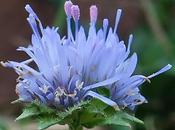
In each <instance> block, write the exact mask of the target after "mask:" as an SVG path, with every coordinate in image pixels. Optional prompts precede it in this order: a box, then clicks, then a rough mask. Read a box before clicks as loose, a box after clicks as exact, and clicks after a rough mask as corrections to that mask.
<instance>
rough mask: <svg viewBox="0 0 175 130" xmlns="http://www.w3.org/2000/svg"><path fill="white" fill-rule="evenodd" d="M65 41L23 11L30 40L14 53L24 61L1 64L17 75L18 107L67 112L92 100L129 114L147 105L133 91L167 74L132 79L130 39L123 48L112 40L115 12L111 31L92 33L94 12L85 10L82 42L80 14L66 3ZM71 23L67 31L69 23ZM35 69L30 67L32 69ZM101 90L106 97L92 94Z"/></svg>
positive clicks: (105, 22) (114, 37) (133, 65)
mask: <svg viewBox="0 0 175 130" xmlns="http://www.w3.org/2000/svg"><path fill="white" fill-rule="evenodd" d="M64 8H65V13H66V15H67V37H63V38H61V37H60V35H59V34H58V30H59V29H58V28H55V27H52V28H50V27H46V28H44V27H43V26H42V24H41V22H40V20H39V18H38V16H37V15H36V14H35V12H34V11H33V10H32V8H31V7H30V6H29V5H26V7H25V9H26V10H27V12H28V13H29V16H28V18H27V21H28V22H29V24H30V26H31V28H32V30H33V34H32V38H31V43H32V44H31V45H29V46H28V47H27V48H25V47H19V48H18V49H17V50H18V51H24V52H25V53H27V54H28V56H29V57H30V58H29V59H27V60H25V61H22V62H15V61H8V62H6V63H2V64H3V65H4V66H6V67H11V68H13V69H14V70H15V71H16V73H17V74H18V75H19V78H18V79H17V82H18V84H17V86H16V93H17V94H18V96H19V100H20V101H22V102H32V101H34V100H38V101H40V102H41V103H43V104H45V105H47V106H50V107H54V108H57V109H58V108H64V109H66V108H68V107H71V106H74V105H76V104H78V103H79V102H81V101H85V100H89V99H91V98H97V99H99V100H101V101H103V102H104V103H106V104H108V105H110V106H112V107H114V108H116V109H119V108H120V109H122V108H125V107H127V108H130V109H134V108H135V106H136V105H139V104H142V103H145V102H147V101H146V99H145V98H144V97H143V96H142V95H141V94H140V92H139V86H140V85H141V84H143V83H144V82H145V81H148V82H150V78H152V77H154V76H157V75H159V74H160V73H163V72H165V71H167V70H169V69H170V68H171V65H167V66H165V67H164V68H162V69H161V70H159V71H158V72H156V73H154V74H152V75H150V76H147V77H146V76H143V75H133V72H134V70H135V68H136V65H137V54H136V53H134V54H132V55H131V56H130V47H131V43H132V39H133V35H130V36H129V39H128V43H127V47H126V46H125V44H124V41H122V40H120V39H119V37H118V35H117V33H116V32H117V28H118V24H119V20H120V16H121V12H122V11H121V9H118V10H117V14H116V21H115V27H114V29H113V28H111V27H109V21H108V19H104V20H103V27H102V28H100V29H99V30H97V29H96V21H97V16H98V9H97V7H96V6H95V5H93V6H91V7H90V27H89V32H88V35H87V36H86V34H85V31H84V28H83V27H82V26H80V25H79V19H80V9H79V7H78V6H77V5H73V4H72V2H71V1H66V2H65V5H64ZM72 20H73V21H74V23H75V31H74V32H73V31H72V28H71V21H72ZM34 65H35V66H36V67H32V66H34ZM100 87H105V88H106V89H108V90H109V92H110V96H109V97H105V96H104V95H101V94H99V93H98V91H96V90H97V88H100Z"/></svg>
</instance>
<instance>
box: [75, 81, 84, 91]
mask: <svg viewBox="0 0 175 130" xmlns="http://www.w3.org/2000/svg"><path fill="white" fill-rule="evenodd" d="M83 84H84V82H80V81H79V80H77V81H76V83H75V85H76V88H77V89H78V90H80V89H82V88H83Z"/></svg>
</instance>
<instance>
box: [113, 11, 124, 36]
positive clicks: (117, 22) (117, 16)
mask: <svg viewBox="0 0 175 130" xmlns="http://www.w3.org/2000/svg"><path fill="white" fill-rule="evenodd" d="M121 14H122V10H121V9H118V10H117V15H116V18H115V27H114V33H116V32H117V28H118V24H119V21H120V17H121Z"/></svg>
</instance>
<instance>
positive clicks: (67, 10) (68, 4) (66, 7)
mask: <svg viewBox="0 0 175 130" xmlns="http://www.w3.org/2000/svg"><path fill="white" fill-rule="evenodd" d="M72 5H73V4H72V2H71V1H66V2H65V4H64V10H65V13H66V15H67V16H68V17H71V7H72Z"/></svg>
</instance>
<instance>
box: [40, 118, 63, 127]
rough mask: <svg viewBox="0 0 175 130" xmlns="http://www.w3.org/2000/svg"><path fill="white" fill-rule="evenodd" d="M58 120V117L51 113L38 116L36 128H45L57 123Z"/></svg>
mask: <svg viewBox="0 0 175 130" xmlns="http://www.w3.org/2000/svg"><path fill="white" fill-rule="evenodd" d="M59 121H60V119H59V118H58V117H56V116H53V115H44V116H40V117H39V119H38V129H39V130H44V129H47V128H48V127H50V126H52V125H55V124H58V123H59Z"/></svg>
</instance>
